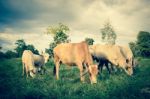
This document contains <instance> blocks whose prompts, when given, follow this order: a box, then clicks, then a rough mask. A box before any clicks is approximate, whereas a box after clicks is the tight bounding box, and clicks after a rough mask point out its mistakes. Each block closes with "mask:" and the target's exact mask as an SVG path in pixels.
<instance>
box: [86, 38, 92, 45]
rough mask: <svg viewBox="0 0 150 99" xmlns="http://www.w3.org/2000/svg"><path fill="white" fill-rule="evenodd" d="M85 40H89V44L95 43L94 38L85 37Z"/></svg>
mask: <svg viewBox="0 0 150 99" xmlns="http://www.w3.org/2000/svg"><path fill="white" fill-rule="evenodd" d="M85 41H86V42H87V44H88V45H93V43H94V39H93V38H85Z"/></svg>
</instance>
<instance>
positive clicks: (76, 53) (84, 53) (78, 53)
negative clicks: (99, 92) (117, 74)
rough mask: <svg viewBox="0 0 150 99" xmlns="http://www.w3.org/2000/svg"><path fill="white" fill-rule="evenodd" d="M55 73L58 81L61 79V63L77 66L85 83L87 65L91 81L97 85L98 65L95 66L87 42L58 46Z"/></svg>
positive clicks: (55, 56) (55, 49)
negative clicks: (84, 66)
mask: <svg viewBox="0 0 150 99" xmlns="http://www.w3.org/2000/svg"><path fill="white" fill-rule="evenodd" d="M53 52H54V62H55V66H54V73H55V74H56V79H59V65H60V62H62V63H64V64H66V65H69V66H72V65H74V64H75V65H77V67H78V68H79V70H80V80H81V81H84V77H83V74H84V73H83V71H84V69H83V65H84V64H86V66H87V68H88V72H89V74H90V81H91V84H92V83H97V78H96V76H97V73H98V69H97V65H93V60H92V57H91V55H90V53H89V49H88V45H87V43H86V42H81V43H64V44H59V45H57V46H56V47H55V48H54V50H53Z"/></svg>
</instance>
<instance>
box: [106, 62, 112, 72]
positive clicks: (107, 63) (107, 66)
mask: <svg viewBox="0 0 150 99" xmlns="http://www.w3.org/2000/svg"><path fill="white" fill-rule="evenodd" d="M105 66H106V68H107V70H108V72H109V74H110V73H111V71H110V69H109V67H108V62H105Z"/></svg>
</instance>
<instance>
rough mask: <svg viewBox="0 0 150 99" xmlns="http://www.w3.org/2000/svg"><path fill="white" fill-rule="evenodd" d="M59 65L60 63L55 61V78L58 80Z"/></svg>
mask: <svg viewBox="0 0 150 99" xmlns="http://www.w3.org/2000/svg"><path fill="white" fill-rule="evenodd" d="M59 65H60V62H59V61H58V62H56V79H57V80H58V79H59Z"/></svg>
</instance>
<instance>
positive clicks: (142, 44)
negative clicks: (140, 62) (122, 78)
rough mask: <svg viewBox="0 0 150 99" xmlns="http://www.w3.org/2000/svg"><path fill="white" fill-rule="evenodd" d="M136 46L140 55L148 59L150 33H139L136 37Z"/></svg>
mask: <svg viewBox="0 0 150 99" xmlns="http://www.w3.org/2000/svg"><path fill="white" fill-rule="evenodd" d="M137 46H138V48H139V50H140V55H141V56H144V57H150V33H149V32H146V31H140V32H139V34H138V36H137Z"/></svg>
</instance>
